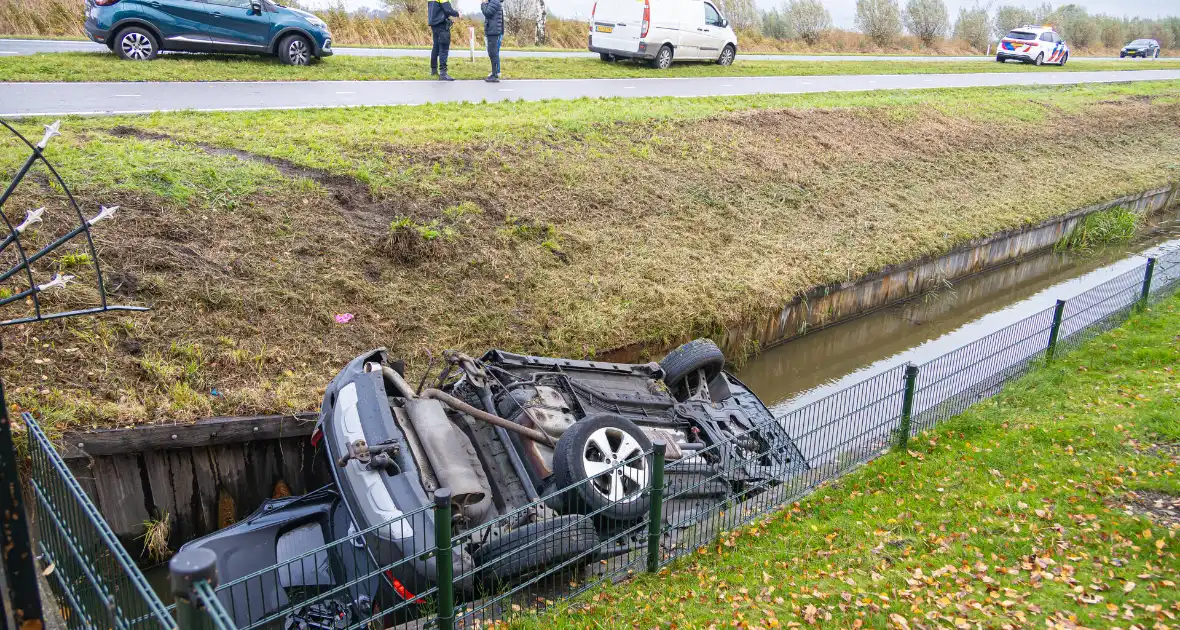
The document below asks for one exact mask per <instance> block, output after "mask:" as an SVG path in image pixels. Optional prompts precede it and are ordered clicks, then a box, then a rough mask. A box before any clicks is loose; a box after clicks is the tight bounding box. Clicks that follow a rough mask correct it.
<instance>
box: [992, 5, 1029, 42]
mask: <svg viewBox="0 0 1180 630" xmlns="http://www.w3.org/2000/svg"><path fill="white" fill-rule="evenodd" d="M1036 22H1037V16H1036V15H1034V14H1033V12H1032V11H1030V10H1028V9H1026V8H1024V7H1019V6H1016V5H1013V4H1005V5H1003V6H1001V7H1000V8H998V9H996V19H995V25H996V32H997V33H999V34H1000V35H1004V34H1006V33H1007V32H1008V31H1011V30H1012V29H1014V28H1016V27H1018V26H1024V25H1025V24H1035V23H1036Z"/></svg>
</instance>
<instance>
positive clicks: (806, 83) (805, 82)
mask: <svg viewBox="0 0 1180 630" xmlns="http://www.w3.org/2000/svg"><path fill="white" fill-rule="evenodd" d="M803 85H811V81H804V82H803Z"/></svg>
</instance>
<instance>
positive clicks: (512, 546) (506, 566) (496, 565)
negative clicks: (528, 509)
mask: <svg viewBox="0 0 1180 630" xmlns="http://www.w3.org/2000/svg"><path fill="white" fill-rule="evenodd" d="M597 545H598V531H597V530H596V529H595V528H594V522H593V521H591V520H590V519H588V518H586V517H584V516H580V515H577V514H570V515H566V516H559V517H557V518H555V519H549V520H546V521H538V522H536V523H529V524H528V525H525V526H524V527H518V528H516V529H514V530H512V531H510V532H508V533H507V534H505V535H503V536H501V537H499V538H497V539H496V540H493V541H491V542H489V543H487V544H485V545H483V546H482V547H480V548H479V549H476V550H475V553H473V554H472V555H471V557H472V560H474V561H475V566H476V567H477V568H478V571H479V575H480V576H481V577H483V578H487V579H496V580H504V579H509V578H514V577H517V576H520V575H523V574H526V573H529V572H532V571H536V570H539V569H547V568H550V567H553V566H557V565H560V564H562V563H564V562H569V561H570V560H573V559H574V558H578V557H579V556H584V558H583V559H584V560H585V561H586V562H589V561H590V560H592V559H593V558H591V557H590V553H589V552H590V550H592V549H594V547H595V546H597Z"/></svg>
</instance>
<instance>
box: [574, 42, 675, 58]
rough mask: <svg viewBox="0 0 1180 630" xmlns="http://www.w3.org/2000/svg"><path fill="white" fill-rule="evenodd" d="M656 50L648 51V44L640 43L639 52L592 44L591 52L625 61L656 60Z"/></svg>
mask: <svg viewBox="0 0 1180 630" xmlns="http://www.w3.org/2000/svg"><path fill="white" fill-rule="evenodd" d="M656 50H659V49H658V48H655V49H652V50H650V51H649V50H648V46H647V42H639V50H618V49H615V48H603V47H601V46H595V45H593V44H590V52H594V53H598V54H600V55H614V56H616V57H622V58H624V59H655V58H656Z"/></svg>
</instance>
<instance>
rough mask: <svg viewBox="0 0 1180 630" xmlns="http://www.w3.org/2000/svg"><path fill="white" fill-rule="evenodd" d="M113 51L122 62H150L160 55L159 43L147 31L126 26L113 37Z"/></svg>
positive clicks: (137, 27)
mask: <svg viewBox="0 0 1180 630" xmlns="http://www.w3.org/2000/svg"><path fill="white" fill-rule="evenodd" d="M114 41H115V43H114V46H113V48H114V51H115V54H116V55H118V56H119V59H122V60H124V61H151V60H153V59H155V58H156V57H158V56H159V54H160V42H159V41H157V40H156V36H155V35H154V34H153V33H152V32H151V31H149V30H147V29H146V28H143V27H139V26H128V27H127V28H125V29H123V30H121V31H119V34H118V35H115V40H114Z"/></svg>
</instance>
